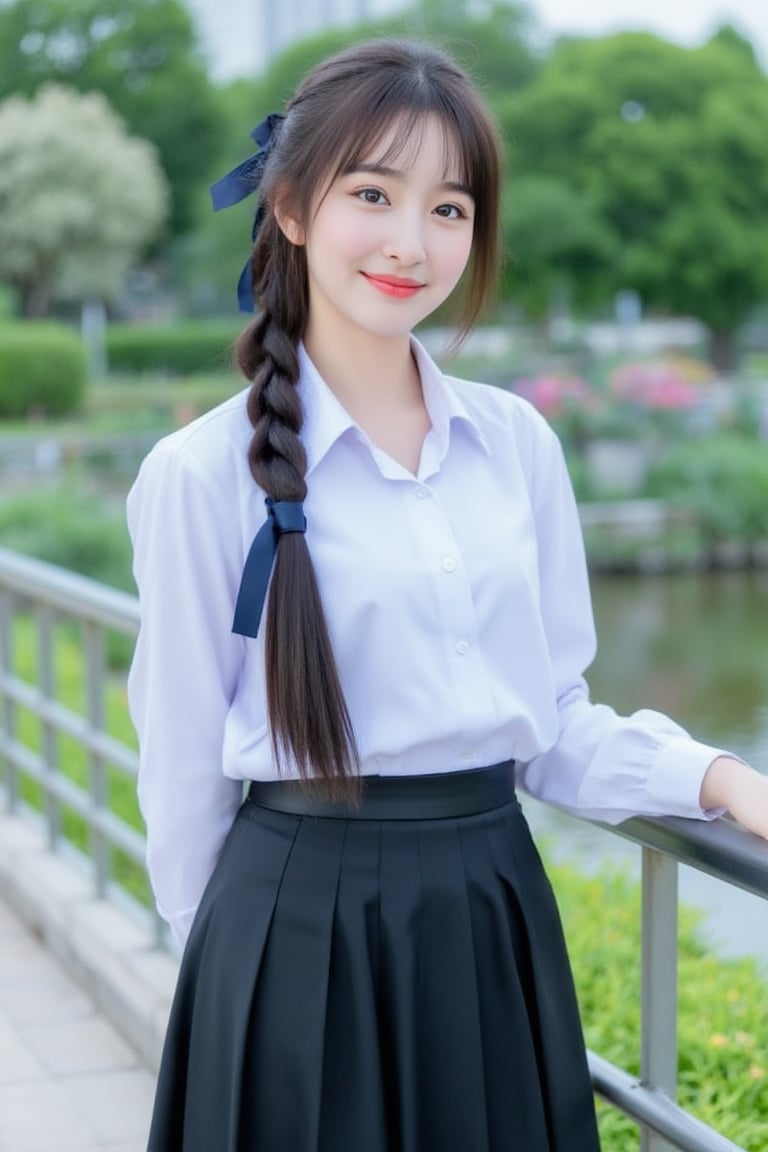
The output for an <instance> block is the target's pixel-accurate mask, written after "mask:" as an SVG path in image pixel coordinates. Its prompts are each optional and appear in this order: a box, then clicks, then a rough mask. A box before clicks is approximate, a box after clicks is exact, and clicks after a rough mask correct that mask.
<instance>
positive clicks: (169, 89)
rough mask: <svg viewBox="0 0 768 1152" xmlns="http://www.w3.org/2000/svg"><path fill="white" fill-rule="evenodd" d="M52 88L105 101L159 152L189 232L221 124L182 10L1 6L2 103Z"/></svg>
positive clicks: (121, 1) (65, 2)
mask: <svg viewBox="0 0 768 1152" xmlns="http://www.w3.org/2000/svg"><path fill="white" fill-rule="evenodd" d="M51 81H53V82H58V83H62V84H65V85H67V86H68V87H71V88H77V89H79V90H80V91H90V90H96V91H100V92H103V93H104V95H105V96H106V97H107V99H108V100H109V102H110V104H111V105H112V107H113V108H115V109H116V111H117V112H118V113H119V114H120V115H121V116H122V117H123V118H124V119H125V121H126V123H127V124H128V125H129V127H130V129H131V130H132V132H133V133H134V134H135V135H137V136H141V137H142V138H144V139H147V140H151V141H152V142H153V143H154V144H155V145H156V146H157V148H158V149H159V152H160V156H161V159H162V163H163V167H164V168H165V171H166V173H167V175H168V179H169V180H170V184H171V188H172V190H173V200H172V217H171V224H172V230H173V232H183V231H185V230H186V229H187V228H188V227H189V226H190V224H191V222H192V215H193V206H194V204H195V194H196V191H197V189H198V188H199V186H200V184H201V181H202V180H203V179H204V173H203V169H204V166H205V164H206V163H207V162H208V159H209V158H210V157H214V156H215V155H216V153H217V151H218V142H219V134H220V124H219V119H218V116H217V106H216V100H215V91H214V89H213V87H212V85H211V83H210V81H209V79H208V76H207V72H206V67H205V62H204V60H203V58H202V56H201V54H200V52H199V50H198V47H197V40H196V34H195V30H194V26H193V24H192V20H191V17H190V15H189V12H188V11H187V9H186V8H185V7H184V4H183V3H182V0H0V99H3V98H4V97H5V96H9V95H13V94H25V95H27V96H31V95H33V94H34V93H35V92H36V91H37V89H38V88H39V87H40V86H41V85H43V84H45V83H48V82H51Z"/></svg>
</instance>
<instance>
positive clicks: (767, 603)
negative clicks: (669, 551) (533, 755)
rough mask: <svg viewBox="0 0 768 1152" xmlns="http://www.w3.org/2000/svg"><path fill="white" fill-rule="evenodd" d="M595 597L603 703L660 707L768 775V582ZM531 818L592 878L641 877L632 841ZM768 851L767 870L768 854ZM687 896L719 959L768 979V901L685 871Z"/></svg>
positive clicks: (547, 815) (622, 585)
mask: <svg viewBox="0 0 768 1152" xmlns="http://www.w3.org/2000/svg"><path fill="white" fill-rule="evenodd" d="M592 592H593V602H594V610H595V620H596V624H597V632H598V638H599V649H598V656H597V659H596V661H595V663H594V665H593V666H592V668H591V669H590V671H589V673H588V679H589V682H590V687H591V690H592V696H593V698H594V699H595V700H599V701H601V702H603V703H606V704H611V705H613V707H615V708H616V709H617V710H618V711H619V712H622V713H626V712H633V711H636V710H637V709H638V708H641V707H647V708H656V709H659V710H660V711H662V712H665V713H667V714H668V715H670V716H672V717H673V718H674V719H675V720H677V721H678V722H679V723H680V724H682V725H683V726H684V727H686V728H687V729H688V730H689V731H690V732H691V733H692V734H693V735H695V736H697V737H699V738H700V739H701V740H704V741H706V742H707V743H711V744H714V745H716V746H717V747H722V748H727V749H729V750H730V751H733V752H735V753H736V754H737V755H739V756H742V757H743V758H744V759H745V760H748V761H749V762H750V763H751V764H753V765H754V766H755V768H757V769H758V770H759V771H761V772H764V773H766V774H768V572H766V571H765V570H762V571H749V572H722V573H695V574H693V573H685V574H677V575H668V576H652V577H651V576H648V577H638V578H632V577H596V578H594V579H593V582H592ZM525 808H526V812H527V813H528V817H529V820H530V822H531V825H532V827H533V829H534V831H535V832H536V833H537V834H538V835H541V836H544V837H546V841H547V844H548V845H549V846H550V848H551V851H552V852H553V853H554V854H555V856H556V857H557V858H558V859H564V860H570V861H573V862H574V863H576V864H577V865H578V866H579V867H582V868H584V869H586V870H589V871H592V870H594V869H595V868H597V867H599V866H600V865H601V864H602V863H603V862H605V861H621V862H622V863H623V864H625V865H626V867H627V868H628V869H629V870H630V871H631V872H633V873H636V874H638V875H639V866H640V850H639V848H637V847H636V846H634V845H632V844H631V843H629V842H628V841H626V840H624V839H623V838H622V837H620V836H613V835H610V834H609V833H604V832H602V831H601V830H599V829H596V828H594V827H593V826H592V825H588V824H585V823H583V822H582V821H579V820H574V819H573V818H571V817H568V816H567V815H564V814H561V813H557V812H553V811H552V810H551V809H548V808H545V807H544V806H543V805H541V804H537V803H536V802H534V801H530V800H526V801H525ZM765 853H766V861H767V862H768V844H766V845H765ZM680 898H681V900H683V901H685V902H686V903H688V904H692V905H694V906H696V907H698V908H700V909H702V911H703V912H704V920H703V923H702V933H703V935H704V936H705V938H706V939H707V940H708V941H709V943H710V944H711V945H712V947H713V948H715V949H716V950H717V951H718V952H719V953H720V954H722V955H745V954H746V955H757V956H759V957H761V959H763V960H764V961H765V966H766V970H767V971H768V907H767V906H766V904H765V903H764V902H763V901H761V900H759V899H758V898H757V897H755V896H750V895H748V894H747V893H745V892H742V891H741V890H739V889H736V888H733V887H730V886H728V885H725V884H723V883H721V882H720V881H717V880H713V879H711V878H710V877H707V876H704V875H702V874H700V873H698V872H696V871H694V870H692V869H689V868H682V867H681V868H680Z"/></svg>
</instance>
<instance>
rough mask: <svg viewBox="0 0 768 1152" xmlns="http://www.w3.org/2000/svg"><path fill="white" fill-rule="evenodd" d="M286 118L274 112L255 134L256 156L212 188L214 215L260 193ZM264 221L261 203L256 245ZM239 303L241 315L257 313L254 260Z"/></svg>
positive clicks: (242, 284)
mask: <svg viewBox="0 0 768 1152" xmlns="http://www.w3.org/2000/svg"><path fill="white" fill-rule="evenodd" d="M284 119H285V117H284V116H281V115H280V113H278V112H270V114H269V116H267V117H266V119H264V120H262V122H261V124H258V125H257V126H256V127H255V128H254V130H253V132H251V139H252V140H254V141H255V143H256V144H258V148H257V150H256V151H255V152H254V153H253V155H252V156H249V157H248V159H247V160H243V162H242V164H238V165H237V167H236V168H233V169H232V171H231V172H228V173H227V175H226V176H222V178H221V179H220V180H217V181H216V183H215V184H212V185H211V201H212V203H213V210H214V212H220V211H221V209H222V208H231V207H232V206H233V205H234V204H239V203H240V201H241V200H245V199H246V198H247V197H248V196H250V195H252V194H253V193H254V192H256V191H258V188H259V185H260V184H261V180H262V177H263V175H264V168H265V167H266V163H267V157H268V156H269V153H270V152H271V151H272V146H273V144H274V142H275V136H276V133H277V130H278V128H279V127H280V125H281V124H282V122H283V120H284ZM263 219H264V205H263V203H261V202H260V203H259V206H258V208H257V209H256V215H255V216H254V220H253V228H252V229H251V241H252V242H253V241H255V239H256V235H257V233H258V231H259V228H260V226H261V222H262V220H263ZM237 302H238V305H239V307H240V311H241V312H253V277H252V274H251V260H250V257H249V258H248V261H247V263H246V265H245V268H244V269H243V271H242V273H241V275H240V280H239V281H238V285H237Z"/></svg>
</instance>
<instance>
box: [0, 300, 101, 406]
mask: <svg viewBox="0 0 768 1152" xmlns="http://www.w3.org/2000/svg"><path fill="white" fill-rule="evenodd" d="M87 376H88V366H87V360H86V354H85V349H84V348H83V344H82V341H81V339H80V336H79V334H78V333H77V332H75V331H74V330H73V329H71V328H67V327H65V326H64V325H61V324H49V323H37V322H33V321H28V322H26V323H20V324H2V325H0V419H4V420H18V419H22V418H27V417H30V416H65V415H68V414H69V413H71V412H76V411H77V410H78V408H79V407H80V405H81V403H82V400H83V397H84V395H85V388H86V382H87Z"/></svg>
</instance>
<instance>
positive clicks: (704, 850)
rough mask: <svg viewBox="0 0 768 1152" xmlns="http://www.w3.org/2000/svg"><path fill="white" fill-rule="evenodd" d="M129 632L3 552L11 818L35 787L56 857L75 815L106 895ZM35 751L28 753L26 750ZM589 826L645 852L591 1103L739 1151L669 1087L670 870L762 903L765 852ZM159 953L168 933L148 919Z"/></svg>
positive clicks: (132, 754)
mask: <svg viewBox="0 0 768 1152" xmlns="http://www.w3.org/2000/svg"><path fill="white" fill-rule="evenodd" d="M21 616H24V617H25V618H28V619H30V620H32V621H33V625H34V627H35V628H36V630H37V651H36V661H37V677H36V679H37V682H36V683H31V682H30V680H29V679H25V678H24V677H23V675H21V674H20V671H19V668H18V663H19V661H18V659H17V654H16V651H15V647H16V645H15V641H14V632H15V628H16V623H17V621H18V619H19V617H21ZM61 621H66V622H67V623H68V624H69V625H70V626H71V623H72V622H75V623H78V624H79V625H80V627H81V632H82V661H83V669H84V677H85V680H86V693H85V697H86V699H85V708H84V711H83V712H82V713H79V712H76V711H75V710H73V708H71V707H69V706H67V705H66V704H64V703H63V702H62V700H61V699H60V698H59V696H58V693H57V684H56V670H55V652H54V649H55V643H54V627H55V625H56V624H57V623H59V622H61ZM138 626H139V607H138V602H137V600H136V598H135V597H133V596H129V595H126V594H125V593H122V592H117V591H115V590H113V589H110V588H106V587H104V586H103V585H101V584H98V583H96V582H94V581H92V580H88V579H87V578H85V577H83V576H78V575H75V574H74V573H70V572H65V571H63V570H62V569H59V568H55V567H52V566H51V565H49V564H44V563H41V562H40V561H37V560H32V559H28V558H26V557H23V556H19V555H18V554H16V553H14V552H10V551H9V550H8V549H5V548H0V764H2V769H3V773H4V781H5V786H4V790H5V794H6V797H7V802H8V805H9V807H10V808H11V809H12V810H16V811H20V812H24V811H26V809H25V805H24V803H23V800H22V782H23V781H25V780H26V781H32V782H34V783H35V784H36V785H37V786H38V787H39V789H40V790H41V791H42V793H43V795H44V818H45V819H46V821H47V826H48V832H49V842H50V846H51V848H52V849H53V850H58V849H59V848H60V847H61V846H62V840H63V836H62V832H61V812H62V809H64V810H68V811H71V812H74V813H75V814H76V815H77V816H78V817H79V818H80V819H81V820H82V821H83V823H84V824H85V825H86V827H87V828H88V829H89V833H90V836H91V843H90V846H89V854H90V858H91V862H92V868H93V875H94V881H95V888H96V891H97V893H98V894H99V895H101V896H106V895H109V894H110V893H111V892H112V891H114V878H113V874H112V851H113V850H114V849H117V850H119V851H120V852H122V853H123V854H124V855H125V856H126V857H127V858H128V859H130V860H132V861H135V862H137V863H140V864H143V860H144V852H145V839H144V836H143V835H142V833H141V832H140V831H138V830H137V829H136V828H134V827H132V826H131V825H130V824H128V823H127V822H126V821H125V820H123V819H121V818H120V817H119V816H117V815H116V813H115V812H114V811H112V809H111V806H110V803H109V792H108V788H107V781H106V774H105V773H106V769H107V766H109V767H110V768H111V769H112V770H113V771H116V772H119V773H122V774H123V775H124V776H126V777H127V778H128V780H130V781H131V783H132V785H134V784H135V777H136V773H137V766H138V757H137V754H136V751H135V749H134V748H131V747H129V746H127V745H126V744H124V743H122V742H121V741H120V740H118V739H116V738H115V736H113V735H112V734H111V733H110V732H108V731H107V728H106V724H105V721H104V713H105V708H104V691H105V680H106V677H105V669H104V635H105V632H106V631H107V630H113V631H117V632H120V633H123V634H126V635H128V636H134V635H135V634H136V632H137V631H138ZM23 714H32V715H33V716H35V717H36V719H37V722H38V724H39V726H40V729H41V738H40V739H39V740H37V741H36V742H29V741H26V740H24V739H22V738H21V736H20V733H19V727H20V725H19V721H20V718H21V717H22V715H23ZM59 736H64V737H67V738H68V739H70V740H72V741H74V742H75V743H76V744H77V745H79V746H80V748H82V750H83V752H84V755H85V758H86V760H87V764H88V775H89V782H88V786H87V787H85V786H83V785H81V784H80V783H78V782H77V781H76V780H74V779H72V776H71V774H67V773H66V772H65V771H63V770H62V768H61V767H60V766H59V763H58V760H59V756H58V749H57V739H58V737H59ZM33 744H36V746H33ZM591 823H593V824H597V827H598V828H601V829H604V830H605V831H606V832H609V833H611V834H613V835H616V834H618V835H621V836H623V837H626V838H628V839H630V840H632V841H634V842H635V843H636V844H639V845H640V846H641V849H642V857H643V874H642V893H643V897H642V899H643V911H642V950H643V951H642V1036H641V1053H640V1057H641V1059H640V1065H641V1074H640V1077H639V1078H635V1077H632V1076H630V1075H629V1074H628V1073H627V1072H626V1071H625V1070H623V1069H621V1068H617V1067H616V1066H615V1065H613V1064H610V1063H609V1062H608V1061H607V1060H605V1059H604V1058H603V1057H602V1056H600V1055H599V1054H598V1053H594V1052H590V1053H588V1058H589V1067H590V1072H591V1076H592V1081H593V1085H594V1088H595V1091H596V1092H598V1093H599V1094H600V1095H601V1096H603V1097H604V1098H605V1099H606V1100H607V1101H609V1102H610V1103H611V1104H612V1105H613V1106H615V1107H616V1108H618V1109H620V1110H621V1111H622V1112H624V1113H626V1115H628V1116H629V1117H631V1118H632V1119H633V1120H634V1121H635V1123H637V1124H638V1125H639V1127H640V1133H641V1148H642V1150H643V1152H662V1150H666V1149H669V1148H676V1149H681V1150H682V1152H743V1150H739V1149H738V1147H737V1145H735V1144H733V1143H731V1142H730V1141H729V1140H727V1139H726V1138H725V1137H724V1136H722V1135H720V1134H719V1133H717V1132H715V1131H714V1130H713V1129H711V1128H709V1127H707V1126H706V1125H704V1124H702V1123H701V1122H700V1121H698V1120H696V1119H695V1118H694V1117H693V1116H691V1115H690V1113H688V1112H686V1111H685V1110H684V1109H683V1108H681V1107H680V1106H679V1105H678V1104H677V1103H676V1102H675V1099H674V1097H675V1093H676V1079H677V983H676V969H677V868H678V865H679V864H685V865H688V866H689V867H692V868H695V869H697V870H699V871H700V872H705V873H707V874H709V875H710V876H713V877H716V878H717V879H718V880H721V881H724V882H725V883H727V884H731V885H735V886H737V887H739V888H742V889H744V890H746V891H747V892H750V893H753V894H754V895H756V896H758V897H762V898H763V899H766V898H768V844H765V843H764V842H763V841H761V840H759V839H758V838H757V837H755V836H751V835H750V834H749V833H747V832H745V831H744V829H743V828H741V827H739V826H738V825H737V824H735V823H734V822H733V821H731V820H729V819H722V820H717V821H714V822H711V823H708V822H705V821H699V820H682V819H678V818H675V817H668V818H664V819H645V818H643V819H641V818H637V819H633V820H628V821H626V822H625V823H623V824H621V825H619V826H616V827H614V826H610V827H609V826H607V825H604V824H599V823H597V822H595V821H591ZM155 923H156V927H157V940H158V944H159V945H161V946H164V945H165V944H166V943H167V939H168V937H167V933H166V932H165V929H164V927H163V926H162V925H161V923H160V921H159V919H158V918H156V919H155Z"/></svg>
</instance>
